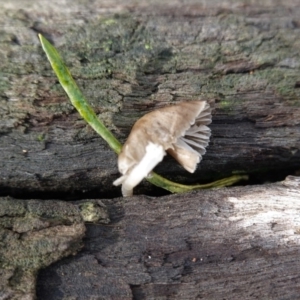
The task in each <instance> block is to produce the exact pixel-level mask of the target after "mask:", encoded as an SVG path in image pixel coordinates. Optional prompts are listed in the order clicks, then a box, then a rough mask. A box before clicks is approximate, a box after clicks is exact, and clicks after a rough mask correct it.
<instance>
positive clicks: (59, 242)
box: [0, 197, 85, 300]
mask: <svg viewBox="0 0 300 300" xmlns="http://www.w3.org/2000/svg"><path fill="white" fill-rule="evenodd" d="M84 232H85V226H84V223H83V220H82V217H81V214H80V211H79V209H78V208H77V207H75V206H74V205H72V204H70V203H67V202H63V201H55V200H52V201H50V200H49V201H38V200H18V199H13V198H10V197H7V198H0V245H1V246H0V299H3V300H6V299H9V300H19V299H25V300H31V299H35V294H36V292H35V281H36V276H37V272H38V270H39V269H40V268H44V267H47V266H48V265H50V264H51V263H53V262H55V261H57V260H58V259H60V258H62V257H65V256H69V255H72V254H75V253H76V252H77V251H78V250H79V249H80V248H81V247H82V237H83V236H84Z"/></svg>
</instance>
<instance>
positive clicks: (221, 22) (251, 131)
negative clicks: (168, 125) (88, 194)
mask: <svg viewBox="0 0 300 300" xmlns="http://www.w3.org/2000/svg"><path fill="white" fill-rule="evenodd" d="M18 3H19V4H20V5H18ZM81 3H82V2H80V4H79V2H76V1H75V2H74V1H73V2H72V8H70V7H69V5H68V2H66V3H65V4H61V5H59V6H57V7H52V6H51V4H49V5H42V6H39V7H37V6H34V5H32V4H30V3H29V4H28V5H29V6H28V7H27V8H26V9H23V10H20V9H19V7H25V6H24V4H23V1H22V5H21V2H18V1H15V2H14V5H12V6H6V5H5V3H3V4H1V5H2V9H1V12H0V14H1V22H2V28H3V30H2V31H1V40H0V42H1V46H0V47H1V52H0V55H1V57H0V66H1V72H2V73H1V77H0V80H1V89H0V104H1V105H0V116H1V122H0V132H1V138H0V148H1V151H0V161H1V168H0V187H1V191H2V194H7V193H10V194H14V195H18V196H20V195H24V193H28V192H45V193H46V192H60V193H61V192H66V193H71V192H74V191H76V192H77V193H76V195H77V196H78V192H79V191H91V190H96V191H97V192H98V195H101V194H102V195H103V194H105V193H114V194H116V193H118V192H119V189H118V188H114V187H112V184H111V183H112V181H113V180H114V179H115V178H117V176H118V170H117V166H116V155H115V154H114V153H112V151H111V150H110V149H109V148H108V146H107V145H106V144H105V142H103V141H102V140H101V138H99V137H98V136H97V135H96V134H95V133H94V132H93V131H92V130H91V129H90V128H89V126H87V125H86V124H85V122H83V121H82V120H81V118H80V117H79V115H78V113H77V112H76V111H75V110H74V108H73V107H72V106H71V104H70V102H69V100H68V99H67V97H66V95H65V94H64V92H63V90H62V88H61V87H60V85H59V83H58V81H57V79H56V78H55V75H54V74H53V71H52V70H51V68H50V65H49V63H48V61H47V60H46V58H45V54H44V53H43V52H42V50H41V47H40V45H39V42H38V39H37V34H36V33H37V32H40V33H43V34H44V35H45V36H46V37H48V38H49V39H50V40H51V41H52V42H53V43H54V44H55V45H56V46H57V48H58V50H59V51H60V52H61V54H62V56H63V58H64V60H65V61H66V63H67V65H68V66H69V67H70V70H71V73H72V74H73V75H74V77H75V79H76V81H77V82H78V84H79V86H80V87H81V89H82V91H83V93H84V94H85V95H86V98H87V99H88V101H89V103H90V104H91V105H92V106H93V107H94V109H95V111H96V112H97V114H99V117H100V118H101V119H102V120H103V121H104V122H105V123H106V125H107V126H108V127H110V128H111V129H112V130H113V131H114V133H115V134H116V136H117V137H118V138H120V139H121V140H122V141H124V140H125V138H126V136H127V135H128V133H129V130H130V128H131V126H132V125H133V123H134V122H135V121H136V119H137V118H138V117H139V116H141V115H143V114H145V113H146V112H148V111H150V110H152V109H154V108H157V107H162V106H164V105H169V104H170V103H175V102H178V101H181V100H189V99H206V100H208V101H209V102H210V103H211V105H212V106H213V107H214V112H213V124H212V125H211V128H212V139H211V143H210V146H209V148H208V151H207V154H206V156H205V158H204V160H203V162H202V163H201V165H200V166H199V168H198V170H197V171H196V173H195V174H193V175H190V174H187V172H186V171H184V170H183V169H182V168H181V167H180V166H178V165H177V164H176V163H174V161H173V159H166V160H165V162H164V163H162V164H161V165H160V166H159V167H158V172H159V173H161V174H162V175H165V176H167V177H168V178H170V179H175V180H177V181H182V182H184V181H186V182H193V183H194V182H201V181H208V180H213V179H218V178H220V177H224V176H227V175H229V174H231V173H232V172H239V173H250V174H253V173H256V174H263V172H269V173H270V172H272V173H273V174H274V173H277V174H278V175H279V177H282V174H283V175H285V174H290V173H292V172H294V171H295V170H297V169H298V168H299V167H300V159H299V158H300V152H299V150H298V149H299V143H300V142H299V141H300V125H299V122H300V106H299V103H300V102H299V96H300V89H299V71H300V70H299V69H300V58H299V47H300V46H299V43H298V40H300V39H299V37H300V32H299V29H298V27H299V24H298V10H299V8H298V6H297V5H296V3H297V1H290V2H289V3H284V4H281V6H280V5H279V6H278V3H277V2H276V5H275V2H274V3H273V4H274V5H268V6H266V5H265V6H263V5H258V3H255V4H253V5H248V4H245V5H242V2H241V4H240V5H234V7H231V4H230V5H229V4H228V3H229V2H228V3H227V4H222V3H221V2H220V3H218V2H216V3H214V4H213V5H212V4H209V3H210V2H209V1H207V5H204V4H203V5H200V4H198V3H197V1H196V2H193V1H191V2H189V3H187V4H186V5H184V7H183V6H181V5H180V4H172V3H171V2H165V4H163V5H161V4H159V5H156V4H154V3H151V2H149V3H148V2H147V5H146V4H145V5H137V6H134V7H131V4H130V3H131V2H130V1H129V2H127V4H125V3H123V4H122V5H124V6H118V9H117V8H116V7H117V6H116V3H117V2H114V1H112V2H111V3H110V4H105V5H104V3H102V2H101V1H100V2H97V3H93V6H92V7H91V6H90V5H91V4H89V3H86V4H85V5H86V6H84V8H83V7H82V6H81ZM203 3H206V2H203ZM270 3H271V4H272V1H271V2H270ZM49 7H51V9H49ZM129 7H130V10H131V13H130V14H124V13H126V12H128V8H129ZM280 7H281V8H282V9H281V8H280ZM285 7H286V8H289V9H284V8H285ZM116 10H118V12H119V13H121V14H119V15H117V16H116V15H112V14H111V13H110V12H111V11H112V12H115V11H116ZM50 11H51V13H50ZM78 11H81V13H80V14H79V15H78ZM123 12H124V13H123ZM48 197H51V196H48Z"/></svg>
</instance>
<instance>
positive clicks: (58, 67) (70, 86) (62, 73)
mask: <svg viewBox="0 0 300 300" xmlns="http://www.w3.org/2000/svg"><path fill="white" fill-rule="evenodd" d="M39 39H40V41H41V44H42V47H43V50H44V51H45V53H46V55H47V58H48V60H49V62H50V64H51V66H52V69H53V71H54V72H55V74H56V76H57V78H58V80H59V82H60V84H61V86H62V87H63V89H64V90H65V92H66V93H67V95H68V96H69V99H70V101H71V103H72V104H73V106H74V107H75V108H76V109H77V111H78V112H79V114H80V115H81V116H82V118H83V119H84V120H85V121H86V122H87V123H88V124H89V125H90V126H91V127H92V128H93V129H94V130H95V131H96V132H97V133H98V134H99V135H100V136H101V137H102V138H103V139H104V140H105V141H106V142H107V143H108V145H109V146H110V148H111V149H112V150H114V151H115V152H116V153H117V154H119V153H120V151H121V149H122V144H121V143H120V142H119V141H118V140H117V139H116V138H115V136H114V135H113V134H112V133H111V132H110V131H109V130H108V129H107V128H106V127H105V126H104V124H103V123H102V122H101V121H100V120H99V119H98V117H97V116H96V114H95V112H94V111H93V109H92V108H91V106H90V105H89V104H88V103H87V101H86V100H85V98H84V96H83V95H82V93H81V91H80V89H79V88H78V86H77V84H76V82H75V80H74V79H73V77H72V75H71V73H70V72H69V70H68V68H67V67H66V65H65V64H64V62H63V60H62V59H61V57H60V55H59V54H58V52H57V50H56V49H55V47H54V46H52V45H51V43H50V42H48V41H47V39H45V38H44V37H43V36H42V35H41V34H39ZM146 179H147V180H148V181H149V182H151V183H152V184H154V185H156V186H158V187H160V188H163V189H166V190H168V191H170V192H172V193H184V192H187V191H192V190H199V189H208V188H216V187H223V186H230V185H232V184H234V183H236V182H238V181H240V180H247V179H248V177H247V176H246V175H234V176H231V177H228V178H224V179H221V180H217V181H214V182H212V183H208V184H199V185H183V184H179V183H176V182H173V181H170V180H168V179H166V178H164V177H162V176H160V175H158V174H156V173H154V172H151V174H150V175H149V176H148V177H147V178H146Z"/></svg>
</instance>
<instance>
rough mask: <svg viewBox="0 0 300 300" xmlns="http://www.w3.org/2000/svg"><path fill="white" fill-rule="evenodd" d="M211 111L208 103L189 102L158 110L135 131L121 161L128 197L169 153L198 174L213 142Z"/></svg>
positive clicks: (121, 156) (141, 120) (124, 186)
mask: <svg viewBox="0 0 300 300" xmlns="http://www.w3.org/2000/svg"><path fill="white" fill-rule="evenodd" d="M210 123H211V108H210V106H209V104H208V103H207V102H206V101H188V102H181V103H179V104H176V105H172V106H168V107H164V108H160V109H157V110H154V111H152V112H150V113H148V114H146V115H144V116H143V117H142V118H140V119H139V120H138V121H137V122H136V123H135V124H134V126H133V127H132V130H131V132H130V135H129V137H128V139H127V141H126V142H125V144H124V146H123V148H122V151H121V153H120V154H119V157H118V167H119V171H120V173H121V174H122V176H121V177H120V178H118V179H117V180H115V181H114V183H113V184H114V185H116V186H117V185H120V184H122V194H123V196H124V197H127V196H131V195H132V193H133V188H134V187H135V186H137V185H138V184H139V183H140V182H141V181H142V180H143V179H144V178H145V177H146V176H148V174H149V173H150V172H151V171H152V169H153V168H154V167H155V166H156V165H157V164H158V163H159V162H161V161H162V160H163V157H164V156H165V155H166V152H168V153H169V154H170V155H172V156H173V157H174V158H175V159H176V160H177V161H178V163H179V164H181V165H182V166H183V167H184V168H185V169H186V170H187V171H188V172H190V173H194V172H195V169H196V167H197V164H198V163H199V162H200V160H201V159H202V155H204V153H205V152H206V150H205V148H206V146H207V145H208V142H209V138H210V129H209V128H208V127H207V126H206V125H208V124H210Z"/></svg>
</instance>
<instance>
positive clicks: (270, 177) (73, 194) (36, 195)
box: [0, 167, 300, 201]
mask: <svg viewBox="0 0 300 300" xmlns="http://www.w3.org/2000/svg"><path fill="white" fill-rule="evenodd" d="M299 171H300V170H299V168H296V167H295V168H286V169H283V168H280V169H269V170H268V171H256V172H253V173H248V174H247V175H248V176H249V180H247V181H240V182H239V183H237V184H235V185H234V186H245V185H260V184H265V183H274V182H279V181H283V180H284V179H285V178H286V177H287V176H288V175H294V176H299V175H300V174H299ZM245 174H246V173H245ZM231 175H232V174H227V175H224V176H223V177H220V176H219V177H218V178H210V179H206V180H205V181H202V182H200V181H197V182H191V181H190V182H180V183H182V184H197V183H198V184H205V183H210V182H212V181H215V180H219V179H222V178H224V177H229V176H231ZM143 194H144V195H147V196H150V197H162V196H166V195H169V194H171V193H170V192H168V191H167V190H164V189H162V188H158V187H156V186H153V185H151V184H149V183H148V182H145V183H143V184H140V185H139V186H137V187H136V188H135V190H134V195H143ZM6 196H11V197H13V198H16V199H41V200H50V199H60V200H65V201H76V200H82V199H113V198H118V197H122V194H121V189H120V188H116V187H112V189H111V190H109V191H105V192H103V191H100V190H99V189H90V190H85V191H84V192H83V191H82V190H71V191H60V190H57V191H45V190H35V191H28V190H26V189H19V188H11V187H5V186H2V187H1V186H0V197H6Z"/></svg>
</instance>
